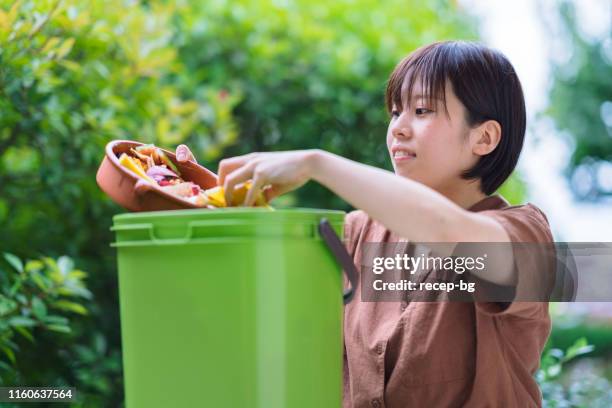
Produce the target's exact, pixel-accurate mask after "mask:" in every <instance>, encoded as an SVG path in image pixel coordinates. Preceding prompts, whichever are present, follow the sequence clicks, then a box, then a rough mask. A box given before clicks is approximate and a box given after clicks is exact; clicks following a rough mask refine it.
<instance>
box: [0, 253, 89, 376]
mask: <svg viewBox="0 0 612 408" xmlns="http://www.w3.org/2000/svg"><path fill="white" fill-rule="evenodd" d="M4 260H5V262H4V263H3V264H0V351H1V352H2V353H1V354H2V357H0V372H1V375H0V384H4V383H7V382H12V381H15V380H18V379H21V378H23V373H22V372H21V371H20V370H19V367H18V357H17V356H18V354H17V353H18V352H19V351H20V346H19V344H18V341H17V339H15V337H16V336H17V335H20V336H21V337H22V339H25V340H27V341H28V342H30V343H35V341H36V340H35V336H36V335H38V334H40V332H41V331H48V332H57V333H60V334H64V333H70V332H71V328H70V320H69V318H68V317H67V316H70V315H74V314H78V315H87V313H88V311H87V308H86V307H85V306H84V305H83V304H82V303H80V302H79V300H81V299H83V300H87V301H89V300H91V297H92V295H91V293H90V292H89V290H87V289H86V288H85V284H84V281H83V280H84V278H85V277H86V274H85V273H84V272H83V271H80V270H78V269H74V264H73V262H72V260H71V259H70V258H68V257H65V256H63V257H60V258H59V259H57V260H55V259H52V258H48V257H45V258H42V259H35V260H30V261H27V262H26V263H25V265H24V264H23V262H22V261H21V259H19V258H18V257H16V256H15V255H13V254H9V253H5V254H4ZM7 380H8V381H7Z"/></svg>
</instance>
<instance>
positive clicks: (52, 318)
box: [43, 315, 69, 325]
mask: <svg viewBox="0 0 612 408" xmlns="http://www.w3.org/2000/svg"><path fill="white" fill-rule="evenodd" d="M43 321H44V322H45V323H46V324H59V325H67V324H68V322H69V320H68V318H67V317H64V316H57V315H47V316H45V318H44V319H43Z"/></svg>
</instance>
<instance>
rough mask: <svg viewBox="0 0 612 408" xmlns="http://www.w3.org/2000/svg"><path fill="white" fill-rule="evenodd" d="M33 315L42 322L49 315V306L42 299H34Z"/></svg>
mask: <svg viewBox="0 0 612 408" xmlns="http://www.w3.org/2000/svg"><path fill="white" fill-rule="evenodd" d="M32 313H34V316H36V317H37V318H38V319H41V320H42V319H44V317H45V316H46V315H47V306H45V304H44V303H43V301H42V300H40V298H37V297H35V298H33V299H32Z"/></svg>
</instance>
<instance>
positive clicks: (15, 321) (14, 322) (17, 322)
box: [8, 316, 36, 327]
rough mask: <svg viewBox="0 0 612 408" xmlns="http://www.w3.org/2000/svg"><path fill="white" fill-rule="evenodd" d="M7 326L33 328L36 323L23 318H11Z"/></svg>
mask: <svg viewBox="0 0 612 408" xmlns="http://www.w3.org/2000/svg"><path fill="white" fill-rule="evenodd" d="M8 322H9V324H10V325H11V326H24V327H34V326H36V321H35V320H33V319H30V318H29V317H25V316H13V317H11V318H10V319H9V321H8Z"/></svg>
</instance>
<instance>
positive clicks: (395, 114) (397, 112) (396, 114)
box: [391, 109, 400, 118]
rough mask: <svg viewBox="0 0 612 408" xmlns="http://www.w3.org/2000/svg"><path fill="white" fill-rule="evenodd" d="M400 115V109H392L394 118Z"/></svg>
mask: <svg viewBox="0 0 612 408" xmlns="http://www.w3.org/2000/svg"><path fill="white" fill-rule="evenodd" d="M399 115H400V114H399V111H398V110H395V109H394V110H392V111H391V117H393V118H398V117H399Z"/></svg>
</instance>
